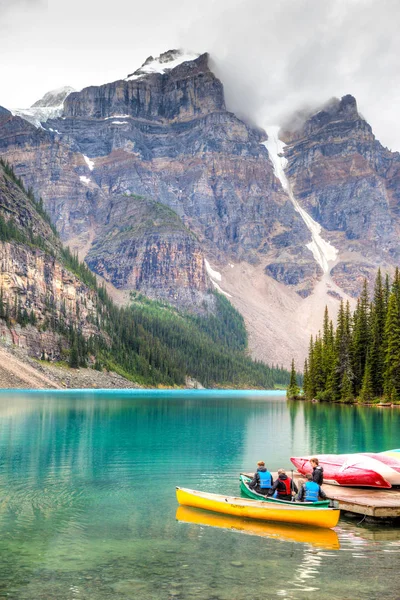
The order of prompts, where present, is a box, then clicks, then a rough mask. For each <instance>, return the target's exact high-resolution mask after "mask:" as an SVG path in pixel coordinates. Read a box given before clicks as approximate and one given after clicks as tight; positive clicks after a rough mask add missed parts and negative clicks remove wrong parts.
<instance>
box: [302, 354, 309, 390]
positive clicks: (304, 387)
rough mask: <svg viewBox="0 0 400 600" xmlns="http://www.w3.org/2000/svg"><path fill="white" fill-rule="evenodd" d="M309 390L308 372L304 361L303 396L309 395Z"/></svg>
mask: <svg viewBox="0 0 400 600" xmlns="http://www.w3.org/2000/svg"><path fill="white" fill-rule="evenodd" d="M309 390H310V374H309V371H308V361H307V359H306V360H305V361H304V374H303V395H304V397H305V398H308V397H309Z"/></svg>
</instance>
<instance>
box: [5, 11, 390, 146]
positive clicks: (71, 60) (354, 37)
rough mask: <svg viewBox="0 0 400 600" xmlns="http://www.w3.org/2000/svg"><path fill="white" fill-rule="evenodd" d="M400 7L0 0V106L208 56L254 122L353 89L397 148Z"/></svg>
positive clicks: (233, 103) (232, 101) (231, 98)
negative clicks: (164, 60)
mask: <svg viewBox="0 0 400 600" xmlns="http://www.w3.org/2000/svg"><path fill="white" fill-rule="evenodd" d="M399 22H400V2H399V0H244V1H243V0H187V1H186V2H183V1H182V0H168V1H166V0H152V1H151V2H143V1H140V2H137V1H135V0H114V1H113V2H105V1H104V0H96V2H95V1H94V0H68V2H66V1H65V0H63V1H61V0H0V52H1V55H0V105H3V106H6V107H8V108H13V107H15V108H17V107H21V108H22V107H27V106H30V105H31V104H32V103H33V102H35V101H36V100H37V99H38V98H40V97H41V96H43V95H44V93H45V92H47V91H48V90H51V89H54V88H58V87H61V86H64V85H71V86H72V87H74V88H76V89H80V88H82V87H85V86H87V85H96V84H101V83H106V82H109V81H114V80H116V79H120V78H122V77H126V75H127V74H128V73H131V72H132V71H134V70H135V69H136V68H137V67H138V66H140V65H141V64H142V62H143V61H144V60H145V58H147V56H149V55H150V54H152V55H153V56H156V55H158V54H160V53H161V52H163V51H165V50H168V49H170V48H175V47H180V46H183V47H185V48H187V49H190V50H193V51H197V52H204V51H209V52H210V53H211V56H212V59H213V68H214V70H215V72H216V73H217V74H218V76H219V77H220V78H221V79H222V81H223V83H224V85H225V90H226V96H227V103H228V107H229V108H230V109H231V110H234V111H235V112H237V113H238V114H239V115H241V116H243V117H245V118H248V119H251V120H252V121H254V122H256V123H258V124H259V125H261V126H266V125H268V124H275V123H276V124H279V123H280V122H282V120H283V119H284V117H285V116H286V115H287V114H290V112H292V111H294V110H296V109H297V108H301V107H302V106H304V105H311V106H317V105H318V104H319V103H323V102H324V101H326V100H328V99H329V98H330V97H332V96H338V97H339V96H342V95H344V94H347V93H351V94H353V95H354V96H356V98H357V101H358V106H359V110H360V112H361V113H362V114H363V116H364V117H365V118H366V119H367V120H368V121H369V122H370V124H371V125H372V127H373V130H374V132H375V134H376V136H377V137H378V139H380V141H381V142H382V143H384V144H385V145H387V146H388V147H389V148H391V149H393V150H400V124H399V107H400V69H399V57H400V35H399V34H398V31H397V30H398V27H399Z"/></svg>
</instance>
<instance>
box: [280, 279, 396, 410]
mask: <svg viewBox="0 0 400 600" xmlns="http://www.w3.org/2000/svg"><path fill="white" fill-rule="evenodd" d="M299 394H300V390H299V387H298V385H297V381H296V376H295V371H294V363H292V374H291V379H290V384H289V388H288V396H289V397H297V396H299ZM303 397H304V398H305V399H308V400H312V399H317V400H321V401H326V402H344V403H349V402H355V401H359V402H363V403H373V402H379V401H382V400H383V401H385V402H391V403H400V274H399V270H398V269H396V271H395V275H394V278H393V280H392V281H391V280H390V278H389V276H388V275H386V278H385V280H384V279H383V277H382V274H381V271H380V270H378V273H377V276H376V280H375V285H374V290H373V297H372V299H370V298H369V290H368V285H367V281H366V280H365V281H364V284H363V288H362V292H361V295H360V297H359V299H358V300H357V306H356V309H355V310H354V312H353V313H352V312H351V309H350V304H349V302H347V303H346V304H344V302H343V301H342V302H341V304H340V308H339V313H338V317H337V324H336V329H335V328H334V326H333V322H332V321H331V320H330V318H329V314H328V309H327V308H325V314H324V319H323V325H322V332H321V331H320V332H319V333H318V335H317V336H316V337H315V338H314V337H311V340H310V345H309V351H308V358H307V359H306V361H305V364H304V381H303Z"/></svg>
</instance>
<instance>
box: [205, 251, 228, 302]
mask: <svg viewBox="0 0 400 600" xmlns="http://www.w3.org/2000/svg"><path fill="white" fill-rule="evenodd" d="M204 264H205V266H206V271H207V274H208V276H209V278H210V279H211V283H212V284H213V286H214V287H215V289H216V290H218V291H219V292H220V293H221V294H224V296H226V297H227V298H232V296H231V295H230V294H228V292H225V291H224V290H223V289H222V288H221V286H220V285H219V284H218V283H217V281H222V275H221V273H219V272H218V271H214V269H213V268H212V266H211V265H210V263H209V262H208V260H207V259H206V258H205V259H204Z"/></svg>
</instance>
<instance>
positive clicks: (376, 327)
mask: <svg viewBox="0 0 400 600" xmlns="http://www.w3.org/2000/svg"><path fill="white" fill-rule="evenodd" d="M385 319H386V306H385V290H384V287H383V282H382V275H381V270H380V269H379V270H378V273H377V276H376V280H375V288H374V299H373V302H372V310H371V345H370V348H371V350H370V356H369V359H370V366H371V378H372V387H373V391H374V395H375V396H382V394H383V372H384V336H385Z"/></svg>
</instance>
